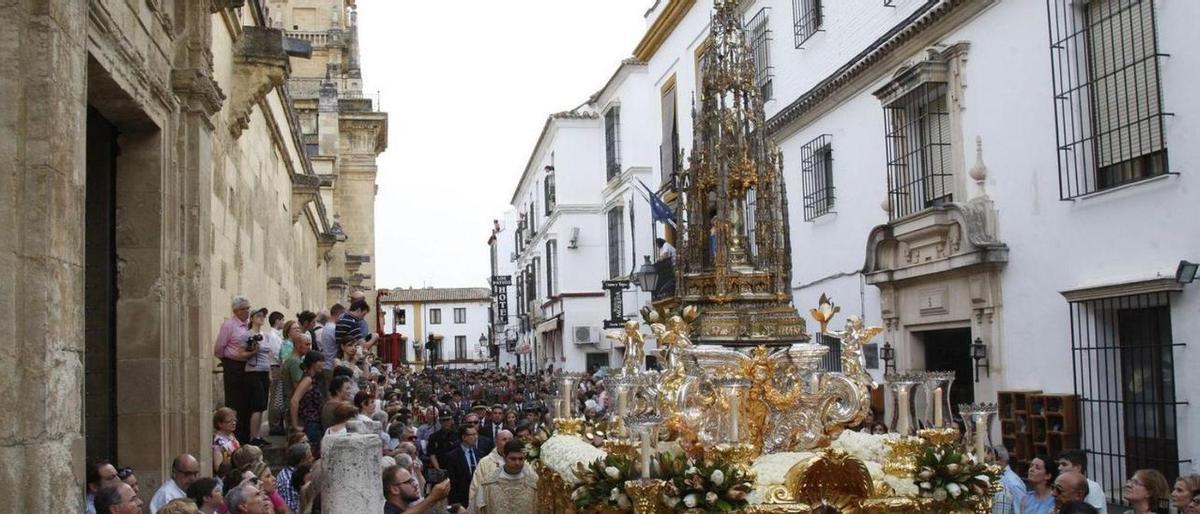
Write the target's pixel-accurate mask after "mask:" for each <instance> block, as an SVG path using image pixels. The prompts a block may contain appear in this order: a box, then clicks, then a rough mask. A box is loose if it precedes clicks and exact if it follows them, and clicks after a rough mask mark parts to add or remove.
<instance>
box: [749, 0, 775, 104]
mask: <svg viewBox="0 0 1200 514" xmlns="http://www.w3.org/2000/svg"><path fill="white" fill-rule="evenodd" d="M769 12H770V9H768V8H766V7H763V8H762V9H759V11H758V13H757V14H755V15H754V17H753V18H750V22H749V23H747V24H746V33H747V35H748V36H749V39H750V41H749V42H750V55H751V56H753V57H754V82H755V84H756V85H757V86H758V93H759V95H760V96H761V97H762V100H763V101H764V102H765V101H767V100H770V99H771V93H772V91H771V79H772V76H773V75H774V72H773V71H772V70H773V68H772V67H771V24H770V23H769V21H770V19H769V18H768V17H767V15H768V13H769Z"/></svg>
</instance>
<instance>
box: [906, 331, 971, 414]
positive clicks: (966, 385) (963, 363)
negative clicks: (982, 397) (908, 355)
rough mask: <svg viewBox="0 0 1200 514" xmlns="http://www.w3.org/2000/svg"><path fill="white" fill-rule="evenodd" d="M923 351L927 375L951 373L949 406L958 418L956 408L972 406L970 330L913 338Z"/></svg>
mask: <svg viewBox="0 0 1200 514" xmlns="http://www.w3.org/2000/svg"><path fill="white" fill-rule="evenodd" d="M915 335H916V336H917V339H918V340H919V341H920V343H921V346H922V347H923V350H924V354H925V355H924V357H925V370H926V371H953V372H954V373H955V378H954V384H952V385H951V387H950V398H949V400H950V405H951V410H952V411H953V412H954V414H955V415H956V416H957V415H958V405H959V404H961V403H974V402H975V380H974V378H975V375H974V374H973V373H972V369H971V328H970V327H963V328H950V329H945V330H928V331H924V332H917V333H916V334H915Z"/></svg>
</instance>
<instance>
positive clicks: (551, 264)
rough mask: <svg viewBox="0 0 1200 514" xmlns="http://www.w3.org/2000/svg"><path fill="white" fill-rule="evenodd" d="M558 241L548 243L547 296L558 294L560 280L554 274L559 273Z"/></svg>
mask: <svg viewBox="0 0 1200 514" xmlns="http://www.w3.org/2000/svg"><path fill="white" fill-rule="evenodd" d="M557 268H558V241H556V240H554V239H551V240H549V241H546V296H547V297H550V296H554V295H555V294H557V293H558V280H556V279H555V276H554V274H555V273H557V272H558V269H557Z"/></svg>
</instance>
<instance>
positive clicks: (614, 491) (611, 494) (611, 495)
mask: <svg viewBox="0 0 1200 514" xmlns="http://www.w3.org/2000/svg"><path fill="white" fill-rule="evenodd" d="M620 495H621V491H618V490H617V488H616V487H614V488H613V489H612V491H609V492H608V499H609V500H612V501H617V497H618V496H620Z"/></svg>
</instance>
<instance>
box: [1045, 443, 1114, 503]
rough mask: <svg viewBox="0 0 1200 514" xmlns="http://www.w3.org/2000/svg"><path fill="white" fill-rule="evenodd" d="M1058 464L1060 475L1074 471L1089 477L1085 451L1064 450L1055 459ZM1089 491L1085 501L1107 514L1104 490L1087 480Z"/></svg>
mask: <svg viewBox="0 0 1200 514" xmlns="http://www.w3.org/2000/svg"><path fill="white" fill-rule="evenodd" d="M1054 460H1055V462H1057V463H1058V472H1059V474H1062V473H1066V472H1069V471H1074V472H1076V473H1079V474H1080V475H1083V476H1084V477H1085V478H1086V477H1087V453H1084V451H1083V450H1063V451H1061V452H1059V453H1058V457H1057V458H1056V459H1054ZM1087 485H1088V491H1087V496H1086V497H1084V498H1083V501H1085V502H1087V504H1088V505H1091V506H1093V507H1095V508H1096V510H1097V511H1098V512H1099V513H1100V514H1107V512H1108V501H1107V500H1105V498H1104V488H1102V487H1100V484H1097V483H1096V482H1095V481H1093V480H1092V479H1090V478H1088V479H1087Z"/></svg>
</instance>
